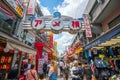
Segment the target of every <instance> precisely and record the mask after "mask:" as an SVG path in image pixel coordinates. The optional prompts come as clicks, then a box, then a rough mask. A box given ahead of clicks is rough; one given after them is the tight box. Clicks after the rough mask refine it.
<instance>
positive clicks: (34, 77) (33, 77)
mask: <svg viewBox="0 0 120 80" xmlns="http://www.w3.org/2000/svg"><path fill="white" fill-rule="evenodd" d="M30 73H31V75H32V77H33V78H34V79H35V80H36V78H35V76H34V75H33V74H32V72H31V70H30Z"/></svg>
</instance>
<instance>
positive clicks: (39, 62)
mask: <svg viewBox="0 0 120 80" xmlns="http://www.w3.org/2000/svg"><path fill="white" fill-rule="evenodd" d="M42 68H43V59H38V73H43V69H42Z"/></svg>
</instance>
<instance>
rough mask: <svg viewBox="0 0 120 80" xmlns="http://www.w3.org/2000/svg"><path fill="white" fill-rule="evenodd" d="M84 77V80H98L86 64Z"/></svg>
mask: <svg viewBox="0 0 120 80" xmlns="http://www.w3.org/2000/svg"><path fill="white" fill-rule="evenodd" d="M83 76H84V80H96V78H95V76H94V75H93V72H92V70H91V68H90V66H89V65H88V64H86V65H85V66H84V68H83Z"/></svg>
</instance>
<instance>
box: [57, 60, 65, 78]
mask: <svg viewBox="0 0 120 80" xmlns="http://www.w3.org/2000/svg"><path fill="white" fill-rule="evenodd" d="M58 64H59V68H60V76H62V74H63V67H64V62H63V61H62V60H60V61H59V63H58Z"/></svg>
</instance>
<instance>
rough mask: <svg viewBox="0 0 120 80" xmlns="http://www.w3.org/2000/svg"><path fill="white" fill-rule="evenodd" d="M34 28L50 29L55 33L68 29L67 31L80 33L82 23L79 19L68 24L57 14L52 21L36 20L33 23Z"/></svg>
mask: <svg viewBox="0 0 120 80" xmlns="http://www.w3.org/2000/svg"><path fill="white" fill-rule="evenodd" d="M66 26H67V27H66ZM32 27H33V29H36V30H40V29H42V30H45V29H49V30H52V31H53V32H61V31H62V30H64V31H65V29H66V31H69V32H70V31H72V32H74V31H79V30H80V29H81V28H82V23H81V21H80V20H78V19H70V20H68V22H67V24H66V21H65V20H64V19H63V18H61V14H60V13H58V12H55V13H54V16H53V18H52V19H50V20H47V19H46V18H35V19H34V20H33V21H32Z"/></svg>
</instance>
